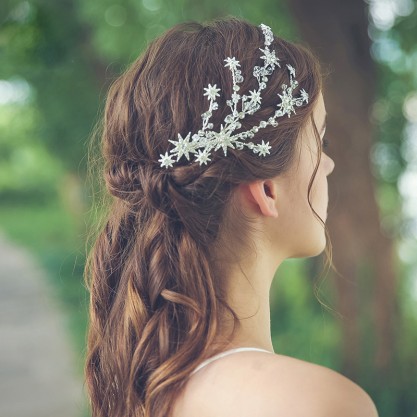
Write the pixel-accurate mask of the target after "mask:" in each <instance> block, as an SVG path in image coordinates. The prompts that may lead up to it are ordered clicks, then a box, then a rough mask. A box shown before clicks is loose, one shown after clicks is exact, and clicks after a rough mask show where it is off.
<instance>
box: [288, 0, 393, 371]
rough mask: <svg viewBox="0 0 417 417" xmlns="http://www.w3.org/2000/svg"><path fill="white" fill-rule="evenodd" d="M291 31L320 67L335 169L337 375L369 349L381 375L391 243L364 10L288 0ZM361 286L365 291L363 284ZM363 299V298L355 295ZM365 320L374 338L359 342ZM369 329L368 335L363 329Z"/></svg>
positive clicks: (355, 366) (386, 346)
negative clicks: (375, 167)
mask: <svg viewBox="0 0 417 417" xmlns="http://www.w3.org/2000/svg"><path fill="white" fill-rule="evenodd" d="M288 6H289V9H290V11H291V12H292V14H293V16H294V18H295V22H296V24H297V25H298V29H299V33H300V34H301V36H302V38H303V39H304V40H305V41H304V42H305V43H307V44H308V45H309V46H310V48H311V49H312V50H313V51H314V53H315V54H316V56H318V58H319V59H320V61H321V62H322V64H323V66H324V70H325V71H327V70H328V69H329V68H330V70H331V74H330V76H329V77H328V78H327V79H326V80H325V84H324V91H323V95H324V101H325V105H326V109H327V112H328V115H329V116H328V127H327V131H326V132H327V133H326V136H327V137H328V138H329V140H330V149H329V152H328V153H329V155H330V156H331V157H332V158H333V159H334V161H335V164H336V165H335V169H334V171H333V173H332V174H331V175H330V176H329V194H330V205H329V217H328V221H327V224H328V227H329V230H330V235H331V241H332V244H333V260H334V263H335V266H336V268H337V269H338V271H339V272H340V274H341V276H335V284H336V289H337V293H338V299H337V310H338V311H339V312H340V313H341V314H342V315H343V317H344V318H343V320H342V326H343V340H342V343H343V347H342V358H343V362H342V366H343V369H342V372H343V373H344V374H347V375H348V376H350V377H352V378H356V377H357V376H358V375H359V370H360V366H361V362H362V361H361V357H362V355H363V352H364V351H365V350H369V348H370V349H371V352H373V353H372V356H373V358H374V366H375V367H376V368H377V369H378V370H379V371H381V372H383V371H387V370H388V369H389V367H390V365H391V361H392V353H393V342H394V328H395V324H394V322H395V317H396V308H395V300H396V298H395V297H396V291H395V284H396V281H395V272H394V264H393V247H392V242H391V240H390V239H389V238H388V237H386V236H385V235H384V234H383V232H382V230H381V226H380V219H379V209H378V205H377V202H376V200H375V184H374V178H373V176H372V173H371V161H370V151H371V146H372V141H373V126H372V122H371V119H370V114H371V108H372V105H373V100H374V95H375V76H376V71H375V65H374V63H373V61H372V59H371V56H370V45H371V42H370V39H369V37H368V32H367V29H368V15H367V9H366V4H365V2H364V1H362V0H351V1H345V0H317V1H314V2H312V1H309V0H289V1H288ZM366 286H368V291H366V290H364V289H363V288H364V287H366ZM363 297H366V299H362V298H363ZM368 317H369V318H370V323H369V325H372V327H373V332H374V333H375V337H374V338H373V341H372V343H371V344H372V345H373V346H372V345H371V346H365V343H366V339H367V338H369V330H370V329H369V327H368V328H366V326H364V325H363V322H361V320H364V321H365V322H366V320H367V318H368ZM371 334H372V333H371Z"/></svg>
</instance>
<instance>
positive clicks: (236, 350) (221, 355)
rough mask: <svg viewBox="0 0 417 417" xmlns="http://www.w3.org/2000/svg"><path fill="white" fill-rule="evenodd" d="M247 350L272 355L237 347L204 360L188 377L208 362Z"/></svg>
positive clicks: (261, 350)
mask: <svg viewBox="0 0 417 417" xmlns="http://www.w3.org/2000/svg"><path fill="white" fill-rule="evenodd" d="M249 350H256V351H260V352H267V353H273V352H271V351H269V350H266V349H261V348H255V347H238V348H233V349H229V350H226V351H224V352H221V353H218V354H217V355H214V356H212V357H211V358H209V359H206V360H205V361H203V362H202V363H200V365H198V366H197V368H195V369H194V370H193V372H191V374H190V376H191V375H193V374H194V373H195V372H197V371H199V370H200V369H201V368H202V367H203V366H206V365H208V364H209V363H210V362H213V361H215V360H216V359H220V358H222V357H223V356H227V355H230V354H232V353H235V352H244V351H249Z"/></svg>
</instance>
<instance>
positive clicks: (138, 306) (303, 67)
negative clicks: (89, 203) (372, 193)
mask: <svg viewBox="0 0 417 417" xmlns="http://www.w3.org/2000/svg"><path fill="white" fill-rule="evenodd" d="M325 114H326V110H325V106H324V100H323V95H322V78H321V73H320V65H319V63H318V61H317V60H316V58H315V57H314V56H313V54H312V53H311V52H310V51H309V50H308V49H307V48H305V47H303V46H301V45H295V44H293V43H290V42H288V41H285V40H283V39H281V38H278V37H276V36H274V35H273V34H272V31H271V29H270V28H269V27H268V26H266V25H260V26H259V27H257V26H254V25H252V24H249V23H247V22H245V21H242V20H238V19H234V18H231V19H226V20H220V21H215V22H212V23H211V24H208V25H204V26H203V25H200V24H197V23H188V24H181V25H177V26H175V27H174V28H172V29H171V30H169V31H167V32H166V33H165V34H163V35H162V36H161V37H160V38H158V39H156V40H155V41H153V42H152V43H151V44H150V45H149V47H148V48H147V50H146V51H145V52H144V54H143V55H142V56H141V57H140V58H138V60H137V61H135V62H134V63H133V64H132V65H131V66H130V67H129V68H128V70H127V71H126V72H125V73H124V74H123V75H122V76H121V77H119V78H118V79H117V80H116V81H115V83H114V84H113V85H112V87H111V89H110V91H109V95H108V99H107V103H106V109H105V117H104V124H103V132H102V152H103V156H104V168H103V174H104V175H103V176H104V178H105V185H106V187H107V190H108V192H109V193H110V194H111V195H112V196H113V198H112V201H111V205H110V207H109V211H108V215H107V218H106V222H105V225H104V227H103V230H102V231H101V232H100V234H99V236H98V237H97V240H96V242H95V245H94V246H93V248H92V250H91V252H90V255H89V259H88V263H87V268H86V278H87V285H88V287H89V290H90V293H91V299H90V301H91V305H90V327H89V334H88V352H87V360H86V367H85V372H86V382H87V386H88V390H89V395H90V397H91V405H92V411H93V417H99V416H106V417H110V416H111V417H130V416H132V417H133V416H135V417H136V416H144V417H145V416H146V417H191V416H192V417H195V416H199V417H201V416H204V417H211V416H213V417H214V416H216V417H219V416H239V417H243V416H248V417H249V416H250V417H254V416H262V417H267V416H281V415H282V416H293V417H295V416H332V417H334V416H338V417H345V416H346V417H348V416H349V417H356V416H357V417H362V416H364V417H373V416H377V412H376V409H375V406H374V404H373V402H372V400H371V399H370V398H369V396H368V395H367V394H366V392H364V391H363V390H362V389H361V388H360V387H358V386H357V385H356V384H354V383H353V382H351V381H350V380H348V379H347V378H345V377H343V376H342V375H340V374H338V373H336V372H334V371H332V370H330V369H327V368H324V367H321V366H318V365H314V364H310V363H308V362H304V361H301V360H297V359H294V358H290V357H288V356H284V355H281V354H279V353H274V350H273V346H272V341H271V333H270V309H269V289H270V287H271V282H272V279H273V277H274V275H275V272H276V270H277V268H278V267H279V265H280V263H281V262H282V261H284V260H285V259H287V258H294V257H310V256H316V255H319V254H320V253H322V252H323V250H324V249H325V248H326V233H325V232H326V228H325V219H326V211H327V203H328V197H327V176H328V175H329V174H330V173H331V172H332V170H333V168H334V163H333V161H332V159H331V158H330V157H329V156H328V155H326V153H324V151H323V147H324V146H325V142H324V139H323V135H324V130H325ZM326 253H327V251H326Z"/></svg>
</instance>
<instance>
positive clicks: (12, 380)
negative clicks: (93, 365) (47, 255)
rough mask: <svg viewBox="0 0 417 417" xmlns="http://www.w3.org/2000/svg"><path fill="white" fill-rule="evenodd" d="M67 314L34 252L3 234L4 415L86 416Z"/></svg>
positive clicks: (0, 398) (0, 367)
mask: <svg viewBox="0 0 417 417" xmlns="http://www.w3.org/2000/svg"><path fill="white" fill-rule="evenodd" d="M65 326H66V324H65V316H64V314H63V313H62V312H61V311H60V310H59V307H58V306H57V304H55V301H54V296H53V290H52V289H51V287H50V284H48V283H47V281H46V279H45V276H44V272H43V271H42V270H41V268H40V267H39V266H38V265H37V264H36V262H35V261H34V260H33V258H32V257H31V255H30V253H28V252H27V251H26V250H24V249H22V248H19V247H17V246H15V245H13V244H11V243H10V242H8V241H7V239H6V238H5V236H4V235H3V234H1V233H0V416H1V417H81V416H82V412H83V410H84V405H85V396H84V388H83V381H82V378H81V377H80V376H79V375H77V372H76V370H75V369H74V368H75V366H74V364H76V363H79V362H80V359H79V358H78V357H77V358H76V357H75V356H76V355H74V352H72V351H71V345H70V340H69V336H68V334H67V333H66V330H65Z"/></svg>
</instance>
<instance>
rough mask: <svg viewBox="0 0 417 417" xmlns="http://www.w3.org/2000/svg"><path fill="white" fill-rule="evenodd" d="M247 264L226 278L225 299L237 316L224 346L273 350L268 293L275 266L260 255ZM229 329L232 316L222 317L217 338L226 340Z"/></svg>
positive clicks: (231, 324) (276, 266)
mask: <svg viewBox="0 0 417 417" xmlns="http://www.w3.org/2000/svg"><path fill="white" fill-rule="evenodd" d="M249 264H250V265H251V267H250V268H249V267H247V266H246V268H245V267H244V265H240V266H237V268H235V269H234V270H233V271H232V272H231V273H230V274H229V275H228V277H227V281H226V282H227V289H226V294H227V302H228V304H229V305H230V307H232V308H233V310H234V311H235V313H236V314H237V316H238V317H239V319H240V322H239V323H240V326H239V327H237V328H236V330H235V333H234V335H233V337H232V339H231V340H230V341H229V343H228V345H227V349H229V348H234V347H245V346H248V347H259V348H261V349H266V350H269V351H271V352H274V348H273V345H272V337H271V308H270V300H269V293H270V289H271V284H272V281H273V278H274V275H275V272H276V270H277V268H278V265H277V264H276V261H275V263H271V262H269V263H268V262H265V260H264V259H259V258H258V259H257V263H253V262H251V263H249ZM232 329H233V318H232V317H228V318H227V319H225V320H223V322H222V323H221V330H220V337H219V340H221V341H223V340H228V339H226V338H228V337H229V338H230V336H229V335H231V332H232Z"/></svg>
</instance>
